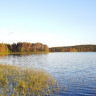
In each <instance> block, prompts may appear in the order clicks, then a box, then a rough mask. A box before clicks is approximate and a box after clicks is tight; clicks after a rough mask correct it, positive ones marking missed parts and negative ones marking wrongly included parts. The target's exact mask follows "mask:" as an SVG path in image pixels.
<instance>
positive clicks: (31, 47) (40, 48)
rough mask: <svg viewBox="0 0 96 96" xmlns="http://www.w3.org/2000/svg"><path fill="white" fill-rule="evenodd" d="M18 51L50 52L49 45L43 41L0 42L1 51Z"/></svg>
mask: <svg viewBox="0 0 96 96" xmlns="http://www.w3.org/2000/svg"><path fill="white" fill-rule="evenodd" d="M16 52H26V53H28V52H49V48H48V46H47V45H43V44H42V43H27V42H18V43H13V44H4V43H0V53H16Z"/></svg>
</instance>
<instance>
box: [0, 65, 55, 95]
mask: <svg viewBox="0 0 96 96" xmlns="http://www.w3.org/2000/svg"><path fill="white" fill-rule="evenodd" d="M54 84H55V83H54V78H52V77H51V76H50V75H49V74H48V73H45V72H43V71H41V70H34V69H22V68H20V67H14V66H11V65H2V64H0V96H45V95H51V94H52V93H53V91H54Z"/></svg>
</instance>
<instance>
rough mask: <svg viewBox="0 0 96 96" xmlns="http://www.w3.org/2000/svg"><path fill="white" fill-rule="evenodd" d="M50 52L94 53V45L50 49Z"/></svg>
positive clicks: (95, 46)
mask: <svg viewBox="0 0 96 96" xmlns="http://www.w3.org/2000/svg"><path fill="white" fill-rule="evenodd" d="M49 51H50V52H96V45H77V46H66V47H52V48H50V49H49Z"/></svg>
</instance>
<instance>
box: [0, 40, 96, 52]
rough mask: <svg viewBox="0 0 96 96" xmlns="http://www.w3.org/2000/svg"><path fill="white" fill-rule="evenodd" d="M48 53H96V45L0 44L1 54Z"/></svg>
mask: <svg viewBox="0 0 96 96" xmlns="http://www.w3.org/2000/svg"><path fill="white" fill-rule="evenodd" d="M48 52H96V45H77V46H66V47H51V48H48V46H47V45H44V44H42V43H27V42H18V43H13V44H5V43H0V54H13V53H17V54H19V53H20V54H22V53H25V54H26V53H48Z"/></svg>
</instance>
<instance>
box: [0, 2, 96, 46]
mask: <svg viewBox="0 0 96 96" xmlns="http://www.w3.org/2000/svg"><path fill="white" fill-rule="evenodd" d="M0 42H1V43H2V42H3V43H13V42H14V43H16V42H31V43H36V42H41V43H43V44H47V45H48V46H49V47H53V46H73V45H81V44H96V0H0Z"/></svg>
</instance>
